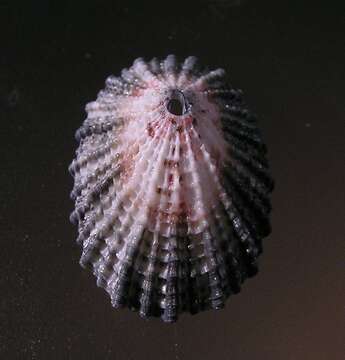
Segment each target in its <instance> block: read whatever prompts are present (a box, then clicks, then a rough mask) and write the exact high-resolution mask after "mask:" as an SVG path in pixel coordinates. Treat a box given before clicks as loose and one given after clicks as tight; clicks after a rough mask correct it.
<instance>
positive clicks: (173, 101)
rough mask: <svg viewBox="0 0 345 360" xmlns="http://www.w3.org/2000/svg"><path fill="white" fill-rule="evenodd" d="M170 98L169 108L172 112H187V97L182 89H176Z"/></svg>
mask: <svg viewBox="0 0 345 360" xmlns="http://www.w3.org/2000/svg"><path fill="white" fill-rule="evenodd" d="M169 98H170V99H169V101H168V103H167V109H168V111H169V112H170V113H171V114H173V115H177V116H181V115H184V114H185V113H186V112H187V104H186V99H185V97H184V95H183V93H182V92H181V91H179V90H174V91H173V92H172V93H171V95H170V96H169Z"/></svg>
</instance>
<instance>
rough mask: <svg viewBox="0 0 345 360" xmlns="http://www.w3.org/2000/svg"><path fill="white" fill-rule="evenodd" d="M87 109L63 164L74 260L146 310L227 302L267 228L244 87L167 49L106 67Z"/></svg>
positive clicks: (168, 317) (264, 183)
mask: <svg viewBox="0 0 345 360" xmlns="http://www.w3.org/2000/svg"><path fill="white" fill-rule="evenodd" d="M86 111H87V114H88V116H87V119H86V120H85V121H84V123H83V125H82V127H81V128H80V129H79V130H78V131H77V133H76V138H77V140H78V141H80V145H79V148H78V149H77V151H76V158H75V159H74V160H73V162H72V164H71V166H70V168H69V169H70V172H71V174H72V175H73V176H74V180H75V183H74V188H73V191H72V193H71V197H72V198H73V199H74V200H75V211H74V212H73V213H72V214H71V221H73V222H75V223H77V224H78V232H79V236H78V239H77V242H78V243H79V244H80V245H81V246H82V256H81V259H80V264H81V265H82V266H84V267H89V268H91V269H92V271H93V273H94V275H95V276H96V277H97V284H98V285H99V286H101V287H103V288H104V289H105V290H106V291H107V292H108V293H109V295H110V297H111V302H112V305H113V306H114V307H116V308H117V307H124V306H125V307H129V308H130V309H133V310H137V311H139V313H140V315H141V316H144V317H147V316H158V317H161V318H162V319H163V320H164V321H166V322H172V321H176V320H177V317H178V315H179V314H180V313H182V312H191V313H197V312H199V311H202V310H206V309H210V308H212V309H219V308H222V307H223V306H224V303H225V300H226V299H227V297H228V296H229V295H230V294H233V293H237V292H239V291H240V287H241V284H242V283H243V281H244V280H245V279H246V278H247V277H250V276H253V275H254V274H255V273H256V272H257V258H258V255H259V254H260V253H261V251H262V248H261V240H262V238H263V237H265V236H267V235H268V234H269V232H270V224H269V213H270V200H269V194H270V192H271V190H272V187H273V182H272V180H271V177H270V175H269V172H268V164H267V160H266V156H265V153H266V148H265V145H264V144H263V142H262V139H261V136H260V133H259V130H258V128H257V121H256V118H255V117H254V116H253V115H252V114H251V113H250V111H249V110H248V109H247V107H246V105H245V103H244V101H243V98H242V92H241V91H240V90H236V89H233V88H232V87H230V86H229V85H227V84H226V82H225V72H224V70H222V69H217V70H214V71H207V70H204V69H202V68H201V69H200V67H199V66H198V65H197V59H196V58H195V57H188V58H187V59H185V61H184V62H182V63H179V62H177V60H176V58H175V57H174V56H173V55H169V56H168V57H167V58H166V59H165V60H163V61H158V60H157V59H153V60H151V61H150V62H145V61H144V60H142V59H137V60H135V61H134V63H133V66H132V67H131V68H129V69H124V70H123V71H122V73H121V76H120V77H114V76H110V77H109V78H108V79H107V80H106V87H105V89H104V90H102V91H101V92H100V93H99V94H98V97H97V100H96V101H94V102H91V103H89V104H87V106H86Z"/></svg>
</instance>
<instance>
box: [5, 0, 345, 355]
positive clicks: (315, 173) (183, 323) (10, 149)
mask: <svg viewBox="0 0 345 360" xmlns="http://www.w3.org/2000/svg"><path fill="white" fill-rule="evenodd" d="M312 4H313V5H312V6H311V5H310V4H308V2H304V1H300V2H298V5H296V6H295V5H294V3H293V2H292V1H287V2H281V1H271V2H269V1H250V0H247V1H230V0H228V1H227V0H223V1H220V0H218V1H209V2H202V1H199V2H197V3H193V2H188V1H187V0H186V1H185V2H171V1H166V2H163V1H161V2H160V3H159V4H158V5H155V6H154V5H153V4H147V2H144V1H143V2H141V4H140V3H139V1H137V2H136V4H133V3H130V2H129V1H127V2H119V1H114V2H111V1H97V2H96V1H95V2H94V3H91V2H87V1H84V2H73V5H72V4H70V3H69V2H68V1H60V2H56V3H53V2H49V1H36V2H31V3H30V2H28V1H17V2H15V1H14V2H12V4H11V5H7V4H6V3H3V2H0V13H1V15H0V16H1V19H0V20H1V23H0V33H1V34H0V37H1V45H0V49H1V51H0V106H1V108H0V111H1V114H0V116H1V117H0V121H1V127H0V134H1V137H0V146H1V153H0V154H1V173H0V176H1V179H0V181H1V182H0V191H1V199H0V211H1V212H0V215H1V218H0V220H1V226H0V232H1V252H0V254H1V260H0V358H1V359H119V360H122V359H129V360H130V359H142V360H144V359H190V360H192V359H232V360H235V359H240V360H243V359H245V360H246V359H250V360H252V359H265V360H270V359H274V360H276V359H280V360H286V359H289V360H290V359H292V360H294V359H303V360H307V359H312V360H318V359H320V360H323V359H343V358H344V352H345V349H344V344H343V341H344V332H345V331H344V330H345V327H344V315H345V314H344V290H345V284H344V250H345V249H344V233H345V229H344V135H345V129H344V118H345V106H344V103H345V90H344V89H345V87H344V80H345V42H344V39H345V11H344V6H341V5H339V6H337V2H334V1H333V2H332V1H325V2H324V5H323V7H321V6H318V5H317V4H316V3H315V2H314V3H312ZM339 4H341V2H340V1H339ZM169 53H175V54H176V55H178V56H181V57H185V56H187V55H197V56H199V57H200V59H201V61H202V62H203V63H204V64H207V65H209V66H210V67H217V66H221V67H224V68H225V69H227V70H228V72H229V76H230V79H231V82H232V84H233V85H234V86H236V87H240V88H242V89H244V91H245V94H246V99H247V102H248V103H249V104H250V105H251V108H252V109H253V110H254V111H255V112H256V113H257V114H259V117H260V124H261V128H262V130H263V133H264V137H265V140H266V142H267V145H268V148H269V159H270V163H271V168H272V172H273V175H274V178H275V180H276V188H275V191H274V194H273V207H274V210H273V214H272V215H273V216H272V225H273V232H272V235H271V236H270V237H268V238H267V239H266V240H265V242H264V254H263V255H262V257H261V258H260V272H259V275H258V276H256V277H255V278H253V279H252V280H248V281H247V282H246V283H245V285H244V287H243V290H242V292H241V293H240V294H239V295H236V296H233V297H231V298H230V299H229V300H228V302H227V307H226V309H224V310H221V311H208V312H205V313H201V314H198V315H196V316H190V315H183V316H182V317H181V318H180V320H179V321H178V323H176V324H173V325H169V324H164V323H162V322H161V321H160V320H157V319H153V320H150V321H145V320H142V319H141V318H140V317H139V316H138V315H137V314H136V313H132V312H130V311H127V310H117V311H116V310H114V309H113V308H112V307H111V305H110V300H109V298H108V296H107V295H106V293H105V292H104V291H103V290H101V289H99V288H97V287H96V284H95V279H94V278H93V276H92V275H91V274H90V273H88V272H86V271H84V270H82V269H81V268H80V266H79V264H78V260H79V255H80V249H79V248H78V247H77V245H76V244H75V238H76V229H75V228H74V227H73V226H72V225H71V224H70V223H69V220H68V217H69V213H70V212H71V210H72V207H73V204H72V201H71V200H70V199H69V192H70V190H71V187H72V178H71V177H70V175H69V174H68V172H67V167H68V164H69V163H70V162H71V160H72V158H73V156H74V151H75V149H76V145H77V144H76V142H75V140H74V132H75V130H76V129H77V128H78V126H79V125H80V124H81V122H82V121H83V120H84V118H85V113H84V105H85V104H86V103H87V102H88V101H90V100H93V99H95V97H96V94H97V92H98V90H100V89H101V88H102V87H103V84H104V80H105V78H106V77H107V76H108V75H109V74H111V73H113V74H119V72H120V70H121V69H122V68H123V67H126V66H129V65H130V64H131V63H132V61H133V60H134V59H135V58H136V57H138V56H143V57H145V58H147V59H150V58H151V57H153V56H159V57H163V56H166V55H167V54H169Z"/></svg>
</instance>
